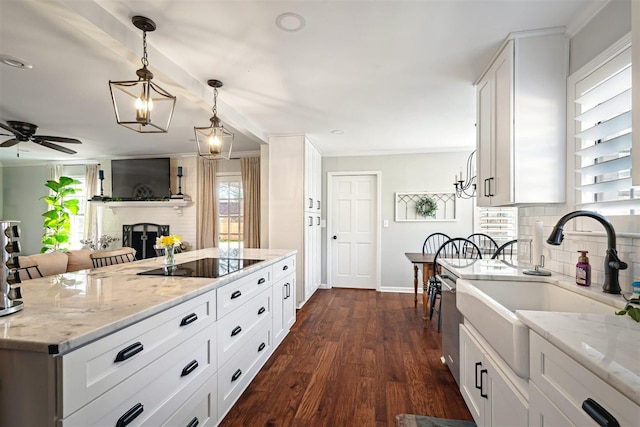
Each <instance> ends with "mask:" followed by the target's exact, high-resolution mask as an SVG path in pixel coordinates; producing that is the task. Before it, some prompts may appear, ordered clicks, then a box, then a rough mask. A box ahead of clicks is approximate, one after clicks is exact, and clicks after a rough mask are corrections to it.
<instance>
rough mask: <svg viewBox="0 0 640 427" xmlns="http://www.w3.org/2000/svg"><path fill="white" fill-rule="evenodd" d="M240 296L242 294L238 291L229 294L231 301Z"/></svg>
mask: <svg viewBox="0 0 640 427" xmlns="http://www.w3.org/2000/svg"><path fill="white" fill-rule="evenodd" d="M241 296H242V292H240V291H235V292H233V293H232V294H231V299H236V298H240V297H241Z"/></svg>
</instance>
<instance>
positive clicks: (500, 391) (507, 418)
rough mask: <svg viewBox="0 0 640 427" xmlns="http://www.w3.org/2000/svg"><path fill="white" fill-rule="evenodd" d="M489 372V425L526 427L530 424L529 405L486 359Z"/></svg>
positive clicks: (487, 401)
mask: <svg viewBox="0 0 640 427" xmlns="http://www.w3.org/2000/svg"><path fill="white" fill-rule="evenodd" d="M485 364H486V365H487V369H488V371H489V375H488V376H487V378H488V382H489V384H488V387H487V388H488V391H487V394H488V396H489V397H488V399H487V400H486V403H487V404H488V405H489V408H486V409H487V425H491V426H526V425H527V422H528V409H527V408H528V403H527V401H526V400H525V399H524V398H523V397H522V396H521V395H520V393H518V392H517V391H516V390H515V388H513V386H511V385H510V384H509V382H508V381H507V379H506V378H505V377H504V376H503V374H502V372H500V371H499V370H498V369H497V368H496V367H495V366H494V365H493V364H492V363H491V362H490V361H489V359H487V358H485Z"/></svg>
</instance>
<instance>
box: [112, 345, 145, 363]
mask: <svg viewBox="0 0 640 427" xmlns="http://www.w3.org/2000/svg"><path fill="white" fill-rule="evenodd" d="M142 350H144V346H143V345H142V343H141V342H137V343H133V344H131V345H130V346H129V347H127V348H125V349H122V350H120V351H119V352H118V355H117V356H116V360H114V362H122V361H124V360H127V359H128V358H130V357H133V356H135V355H136V354H138V353H140V352H141V351H142Z"/></svg>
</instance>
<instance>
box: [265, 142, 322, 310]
mask: <svg viewBox="0 0 640 427" xmlns="http://www.w3.org/2000/svg"><path fill="white" fill-rule="evenodd" d="M321 160H322V159H321V156H320V153H319V152H318V150H317V149H316V148H315V147H314V146H313V144H312V143H311V141H309V139H308V138H306V137H305V136H304V135H287V136H278V137H272V138H270V139H269V247H271V248H288V249H289V248H290V249H296V250H297V251H298V253H297V258H296V292H295V295H296V306H297V307H298V308H299V307H302V305H303V304H304V303H305V302H306V301H307V300H308V299H309V298H310V297H311V295H313V293H314V292H315V291H316V289H318V287H319V286H320V282H321V270H320V265H321V245H322V242H321V230H322V219H321V217H322V203H321V198H320V197H321V196H320V194H321V190H322V169H321V168H322V162H321Z"/></svg>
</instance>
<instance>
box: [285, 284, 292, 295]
mask: <svg viewBox="0 0 640 427" xmlns="http://www.w3.org/2000/svg"><path fill="white" fill-rule="evenodd" d="M286 287H287V298H290V297H291V283H287V284H286Z"/></svg>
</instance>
